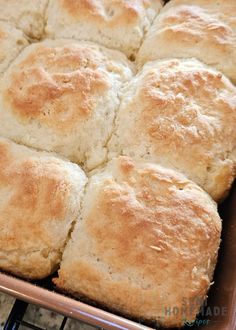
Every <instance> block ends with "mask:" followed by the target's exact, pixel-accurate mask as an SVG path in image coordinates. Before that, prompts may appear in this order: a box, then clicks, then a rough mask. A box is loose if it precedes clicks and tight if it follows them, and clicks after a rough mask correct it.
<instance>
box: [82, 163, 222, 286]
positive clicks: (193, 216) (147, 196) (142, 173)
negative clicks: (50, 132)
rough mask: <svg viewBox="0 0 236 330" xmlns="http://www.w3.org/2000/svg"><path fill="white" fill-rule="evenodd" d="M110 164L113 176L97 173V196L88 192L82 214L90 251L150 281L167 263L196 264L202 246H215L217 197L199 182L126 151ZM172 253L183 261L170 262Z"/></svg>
mask: <svg viewBox="0 0 236 330" xmlns="http://www.w3.org/2000/svg"><path fill="white" fill-rule="evenodd" d="M112 164H113V165H112V166H113V168H112V173H113V174H112V175H111V176H110V178H105V179H101V181H100V180H99V179H98V178H97V179H96V181H95V186H91V188H90V189H93V187H95V189H97V188H96V187H97V184H98V182H99V183H100V185H99V190H98V191H97V193H96V199H95V201H94V200H93V201H91V200H90V198H89V196H88V202H89V201H90V202H92V204H93V207H92V208H91V209H90V210H89V211H88V210H86V214H85V218H84V219H83V221H84V226H85V228H86V230H87V233H88V235H89V237H91V241H92V242H93V244H94V245H93V248H92V250H91V251H93V249H94V251H96V255H98V256H101V260H100V261H101V262H103V263H104V262H107V263H108V264H111V265H112V272H114V271H115V272H116V271H118V272H122V271H125V269H126V268H127V267H128V268H129V269H130V268H132V269H133V271H134V273H133V274H135V272H136V271H138V272H139V273H141V274H143V276H145V283H146V284H147V283H148V282H149V281H150V280H155V278H156V281H157V282H158V281H160V280H163V278H162V276H161V275H160V273H162V271H164V270H165V267H167V268H171V267H173V268H174V267H177V268H179V270H182V269H183V270H184V268H185V267H186V265H187V264H188V266H187V268H188V269H193V268H194V265H195V264H197V263H198V262H199V260H196V259H197V258H198V257H199V252H200V251H202V248H203V246H204V247H205V249H206V251H212V249H213V250H214V251H215V248H216V246H217V245H216V244H215V243H216V242H215V240H218V239H219V236H220V230H221V222H220V218H219V216H218V214H217V211H216V207H215V204H214V202H212V201H211V199H210V198H209V197H208V196H207V194H205V193H204V192H203V191H202V190H201V189H200V188H199V187H198V186H197V185H195V184H194V183H192V182H190V181H188V180H187V179H186V178H185V177H184V176H182V175H181V174H178V173H177V172H174V171H171V170H168V169H164V168H161V167H159V166H156V165H153V164H152V165H151V164H140V165H137V164H135V163H133V161H132V160H130V159H129V158H126V157H120V158H119V159H118V160H114V161H112ZM114 164H115V165H114ZM108 173H109V170H108ZM108 176H109V175H108ZM95 220H96V221H95ZM210 238H211V239H210ZM178 256H181V257H178ZM173 258H174V260H179V263H178V262H176V261H175V265H172V264H171V263H170V260H173ZM157 262H158V272H154V268H155V265H157ZM191 265H192V266H191ZM204 266H205V267H206V269H207V268H208V266H207V265H204ZM186 276H190V274H189V272H188V271H187V272H186ZM199 280H201V279H199ZM172 282H173V281H172ZM190 282H191V280H190ZM190 282H189V283H190ZM172 285H173V286H174V285H175V284H174V282H173V283H172ZM174 291H175V290H173V292H174Z"/></svg>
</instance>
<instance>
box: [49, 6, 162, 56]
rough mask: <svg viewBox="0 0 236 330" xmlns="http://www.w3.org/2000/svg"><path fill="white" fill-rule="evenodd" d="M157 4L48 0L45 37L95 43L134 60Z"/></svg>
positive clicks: (155, 11) (157, 9) (158, 7)
mask: <svg viewBox="0 0 236 330" xmlns="http://www.w3.org/2000/svg"><path fill="white" fill-rule="evenodd" d="M161 5H162V1H161V0H115V1H110V0H83V1H77V0H51V1H50V2H49V6H48V10H47V26H46V34H47V36H48V37H57V38H75V39H79V40H89V41H94V42H98V43H100V44H102V45H104V46H106V47H109V48H115V49H118V50H121V51H123V52H124V53H126V55H127V56H132V57H134V55H135V53H136V51H137V49H138V48H139V47H140V44H141V41H142V39H143V37H144V34H145V33H146V31H147V30H148V28H149V27H150V24H151V22H152V20H153V19H154V17H155V15H156V13H157V12H158V11H159V9H160V8H161Z"/></svg>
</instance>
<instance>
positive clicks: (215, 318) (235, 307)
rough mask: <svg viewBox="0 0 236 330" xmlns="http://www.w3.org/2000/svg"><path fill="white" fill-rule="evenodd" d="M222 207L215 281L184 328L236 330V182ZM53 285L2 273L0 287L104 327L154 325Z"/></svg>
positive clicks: (45, 306) (67, 314) (139, 329)
mask: <svg viewBox="0 0 236 330" xmlns="http://www.w3.org/2000/svg"><path fill="white" fill-rule="evenodd" d="M219 211H220V214H221V217H222V219H223V232H222V243H221V247H220V253H219V259H218V263H217V267H216V271H215V276H214V281H215V283H214V285H213V286H212V288H211V290H210V292H209V298H208V299H207V301H206V303H205V306H203V308H202V310H201V312H200V314H199V316H198V318H197V320H196V321H195V322H193V323H191V324H187V325H186V326H185V328H184V329H190V328H191V329H193V330H197V329H199V328H200V327H201V328H203V329H204V330H213V329H214V330H236V185H235V186H234V188H233V189H232V191H231V193H230V196H229V197H228V198H227V200H226V201H225V202H224V203H223V204H222V205H221V206H220V208H219ZM53 289H54V288H53V286H52V285H51V281H50V279H47V280H45V281H42V282H38V283H33V284H32V283H29V282H26V281H23V280H20V279H17V278H15V277H12V276H9V275H6V274H3V273H0V291H2V292H5V293H7V294H9V295H11V296H14V297H16V298H18V299H21V300H24V301H26V302H29V303H33V304H35V305H39V306H42V307H44V308H46V309H49V310H53V311H56V312H58V313H60V314H63V315H65V316H69V317H71V318H74V319H76V320H80V321H83V322H85V323H88V324H91V325H94V326H97V327H102V328H104V329H130V330H141V329H142V330H145V329H152V328H153V327H152V326H150V325H148V326H147V325H144V324H141V323H138V322H135V321H131V320H128V319H125V318H123V317H120V316H118V315H115V314H112V313H111V312H107V311H105V310H102V309H100V308H97V307H93V306H90V305H89V304H87V303H83V302H80V301H76V300H74V299H72V298H69V297H67V296H65V295H62V294H59V293H56V292H54V291H53Z"/></svg>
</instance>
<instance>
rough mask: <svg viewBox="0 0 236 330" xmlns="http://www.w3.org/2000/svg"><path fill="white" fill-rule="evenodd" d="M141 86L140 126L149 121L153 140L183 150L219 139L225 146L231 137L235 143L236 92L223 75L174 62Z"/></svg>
mask: <svg viewBox="0 0 236 330" xmlns="http://www.w3.org/2000/svg"><path fill="white" fill-rule="evenodd" d="M193 63H194V62H193ZM167 72H168V73H167ZM140 86H141V88H140V94H139V97H140V99H141V100H142V102H143V104H144V106H143V112H142V115H141V117H140V126H141V125H143V123H144V122H145V123H146V125H143V127H145V128H146V130H147V132H148V134H149V135H150V136H151V137H152V138H154V139H162V138H164V141H165V143H166V144H168V143H175V145H176V146H179V147H181V146H184V145H187V144H192V143H200V142H201V143H203V144H204V143H207V144H209V143H214V142H216V141H215V138H216V137H217V138H218V139H219V140H220V141H221V142H222V143H224V142H225V138H226V137H227V136H228V137H229V139H228V141H232V142H234V141H235V139H234V138H233V135H234V136H235V134H236V132H235V130H234V125H232V123H235V122H236V103H235V102H236V100H235V92H236V89H235V87H234V86H233V85H231V84H230V83H229V82H228V81H227V80H225V79H224V78H223V77H222V74H221V73H218V72H216V71H212V70H208V69H207V68H205V69H204V68H203V67H202V68H201V69H200V70H198V69H197V68H196V69H195V68H194V67H192V68H191V67H189V70H188V68H187V69H184V68H183V69H182V68H181V62H180V61H178V60H172V61H170V62H166V63H163V66H162V67H160V68H158V69H155V68H154V69H152V70H150V72H148V74H147V75H146V76H145V78H144V79H143V81H142V83H141V84H140ZM229 119H231V124H229V123H228V121H229ZM223 126H224V127H225V129H226V128H227V127H228V130H227V129H226V131H224V130H222V127H223ZM173 131H174V139H173V134H172V133H173ZM217 131H218V132H219V135H218V136H217V134H216V132H217ZM211 133H212V134H211ZM235 138H236V136H235Z"/></svg>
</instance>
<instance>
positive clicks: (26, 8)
mask: <svg viewBox="0 0 236 330" xmlns="http://www.w3.org/2000/svg"><path fill="white" fill-rule="evenodd" d="M47 3H48V0H0V8H1V10H0V20H7V21H10V22H12V23H14V24H15V26H16V27H17V28H19V29H21V30H23V31H24V33H25V34H26V35H27V36H29V37H30V38H33V39H40V38H41V37H42V35H43V32H44V25H45V22H44V20H45V18H44V15H45V10H46V6H47Z"/></svg>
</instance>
